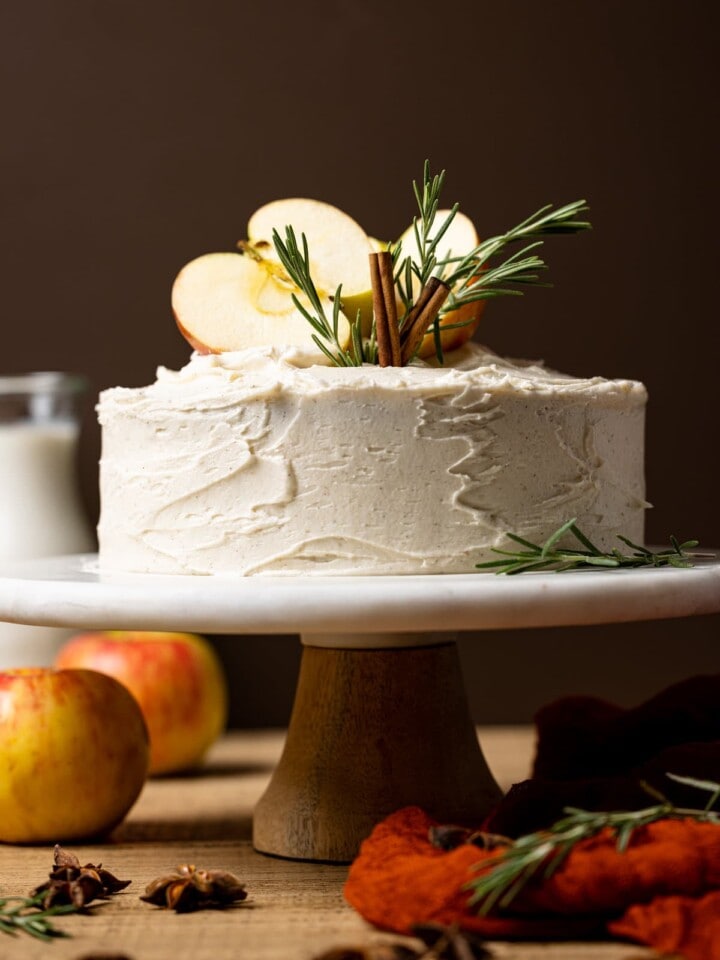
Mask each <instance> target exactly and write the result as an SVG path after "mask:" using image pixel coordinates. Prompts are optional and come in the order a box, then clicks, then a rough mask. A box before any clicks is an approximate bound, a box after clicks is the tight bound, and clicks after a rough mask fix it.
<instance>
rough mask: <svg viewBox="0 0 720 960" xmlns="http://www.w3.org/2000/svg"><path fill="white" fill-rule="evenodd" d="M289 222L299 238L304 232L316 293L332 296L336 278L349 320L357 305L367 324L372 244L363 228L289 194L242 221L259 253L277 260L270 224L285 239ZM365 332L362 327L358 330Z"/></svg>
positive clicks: (324, 205) (369, 318)
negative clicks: (288, 196)
mask: <svg viewBox="0 0 720 960" xmlns="http://www.w3.org/2000/svg"><path fill="white" fill-rule="evenodd" d="M287 226H291V227H292V228H293V229H294V231H295V235H296V237H297V239H298V243H299V242H300V235H301V234H303V233H304V234H305V236H306V238H307V242H308V250H309V252H310V275H311V276H312V278H313V281H314V283H315V286H316V287H317V290H318V293H321V294H325V295H326V296H329V297H331V296H334V295H335V291H336V290H337V288H338V285H339V284H342V309H343V312H344V313H345V315H346V316H347V317H348V319H349V320H350V321H354V320H355V318H356V316H357V311H358V310H360V315H361V318H362V322H363V328H365V327H366V326H367V328H368V332H369V327H370V323H371V321H372V286H371V282H370V262H369V259H368V256H369V254H370V253H372V252H373V250H374V247H373V244H372V242H371V240H370V238H369V237H368V235H367V234H366V233H365V231H364V230H363V228H362V227H361V226H360V225H359V224H358V223H357V222H356V221H355V220H353V218H352V217H350V216H348V214H347V213H343V211H342V210H338V208H337V207H333V206H332V205H331V204H329V203H323V202H322V201H320V200H306V199H303V198H300V197H294V198H290V199H287V200H273V201H272V202H271V203H266V204H265V206H264V207H260V209H259V210H257V211H256V212H255V213H254V214H253V215H252V217H250V222H249V223H248V239H249V241H250V243H252V244H254V245H262V250H263V256H265V257H268V259H271V260H275V261H276V262H277V255H276V253H275V247H274V246H273V243H272V235H273V230H277V232H278V233H279V234H280V236H281V238H282V239H283V240H284V239H285V228H286V227H287ZM364 332H365V331H364Z"/></svg>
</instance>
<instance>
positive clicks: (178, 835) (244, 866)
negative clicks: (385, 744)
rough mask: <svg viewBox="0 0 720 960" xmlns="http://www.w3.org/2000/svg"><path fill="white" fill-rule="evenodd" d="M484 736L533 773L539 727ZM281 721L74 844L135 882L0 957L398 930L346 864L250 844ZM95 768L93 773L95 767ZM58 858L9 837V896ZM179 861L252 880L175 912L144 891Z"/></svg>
mask: <svg viewBox="0 0 720 960" xmlns="http://www.w3.org/2000/svg"><path fill="white" fill-rule="evenodd" d="M480 738H481V742H482V744H483V749H484V751H485V755H486V757H487V759H488V762H489V764H490V766H491V768H492V770H493V772H494V773H495V776H496V777H497V779H498V781H499V782H500V784H501V786H503V787H507V786H509V785H510V784H511V783H512V782H513V781H515V780H520V779H523V778H524V777H525V776H526V774H527V771H528V768H529V764H530V759H531V755H532V731H531V730H530V729H529V728H514V727H513V728H511V727H500V728H497V727H496V728H485V729H481V730H480ZM282 742H283V735H282V733H280V732H275V731H262V732H252V733H233V734H231V735H228V736H227V737H226V738H225V739H224V740H222V741H221V742H220V743H219V744H217V746H216V747H215V748H214V750H213V751H212V754H211V756H210V758H209V761H208V764H207V766H206V768H205V770H204V771H203V772H202V773H201V774H199V775H196V776H188V777H173V778H164V779H155V780H151V781H149V782H148V784H147V786H146V787H145V790H144V791H143V794H142V796H141V797H140V800H139V801H138V803H137V804H136V806H135V808H134V809H133V811H132V812H131V814H130V816H129V818H128V819H127V821H126V822H125V824H124V825H123V826H122V827H121V828H120V829H119V830H118V831H117V832H116V834H115V835H114V837H113V838H112V839H111V840H110V841H109V842H107V843H104V844H102V845H94V846H81V845H69V849H71V850H73V851H74V852H76V853H77V854H78V855H79V857H80V859H81V861H82V862H83V863H85V862H88V861H90V862H93V863H97V862H98V861H102V863H103V864H104V865H105V866H106V867H107V868H108V869H109V870H111V871H112V872H113V873H115V874H116V875H117V876H118V877H120V878H122V879H132V884H131V885H130V886H129V887H128V888H127V889H126V890H125V891H123V892H122V893H120V894H117V895H115V897H113V899H112V900H111V901H109V902H108V903H106V904H104V905H102V906H100V907H99V908H97V909H96V910H95V911H93V915H92V916H75V915H73V916H68V917H61V918H58V919H57V920H56V924H57V926H58V927H60V928H62V929H63V930H65V931H66V932H67V933H69V934H71V936H70V937H69V938H67V939H58V940H56V941H54V942H53V943H52V944H46V943H41V942H38V941H35V940H33V939H31V938H30V937H28V936H26V935H24V934H21V935H20V936H18V937H17V938H12V937H10V936H6V935H3V934H2V933H0V960H16V958H17V960H35V958H39V957H44V958H48V957H52V958H54V960H81V958H88V960H89V958H93V960H95V958H100V957H103V956H106V957H108V958H109V957H110V956H111V955H113V956H117V955H123V956H126V957H128V958H130V960H171V958H178V960H185V958H187V960H238V958H240V960H243V958H245V960H311V958H312V957H314V956H315V955H316V954H317V953H319V952H321V951H323V950H326V949H329V948H330V947H338V946H341V945H342V946H359V945H363V944H368V943H371V942H379V941H382V940H387V939H397V938H394V937H388V935H387V934H382V933H379V932H377V931H375V930H373V928H371V927H370V926H369V925H368V924H366V923H365V922H364V921H363V920H362V919H361V918H360V917H359V916H358V915H357V914H356V913H355V912H354V911H353V910H351V909H350V907H348V906H347V904H346V903H345V902H344V901H343V896H342V886H343V881H344V879H345V876H346V873H347V868H346V867H341V866H327V865H323V864H316V863H299V862H292V861H285V860H279V859H275V858H271V857H265V856H262V855H261V854H258V853H255V851H254V850H253V849H252V846H251V843H250V837H251V816H252V809H253V805H254V803H255V801H256V800H257V798H258V797H259V796H260V794H261V792H262V791H263V789H264V787H265V785H266V784H267V782H268V779H269V776H270V773H271V770H272V767H273V764H274V763H275V762H276V761H277V759H278V757H279V755H280V751H281V749H282ZM88 775H89V776H90V777H91V776H92V771H88ZM51 862H52V851H51V850H50V849H49V848H47V847H42V848H39V847H38V848H35V847H17V846H0V895H1V896H10V895H26V894H27V893H28V891H29V889H30V888H32V887H34V886H35V885H37V884H39V883H40V882H42V881H43V880H44V879H45V878H46V876H47V871H48V869H49V867H50V865H51ZM179 863H194V864H195V865H196V866H198V867H207V868H222V869H226V870H230V871H231V872H233V873H235V874H237V875H238V876H239V877H240V878H241V879H242V880H243V882H244V883H245V884H246V886H247V889H248V893H249V897H248V900H247V901H246V902H245V903H244V904H242V905H240V906H239V907H237V908H234V909H229V910H223V911H210V910H208V911H202V912H198V913H194V914H181V915H178V914H175V913H173V912H171V911H167V910H160V909H158V908H156V907H152V906H150V905H148V904H145V903H143V902H142V901H140V900H139V899H138V895H139V894H140V893H142V892H143V891H144V889H145V886H146V884H147V883H148V882H149V881H150V880H152V879H154V878H155V877H157V876H160V875H162V874H164V873H167V872H169V871H171V870H172V869H173V868H174V867H175V866H176V865H177V864H179ZM493 951H494V955H495V956H496V957H497V958H498V960H506V958H507V960H510V958H512V960H642V958H649V957H654V956H655V954H654V953H653V952H652V951H649V950H647V949H644V948H642V947H638V946H635V945H632V944H627V943H626V944H621V943H588V944H578V943H562V944H532V943H523V944H511V943H497V944H493Z"/></svg>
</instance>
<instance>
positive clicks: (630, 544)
mask: <svg viewBox="0 0 720 960" xmlns="http://www.w3.org/2000/svg"><path fill="white" fill-rule="evenodd" d="M674 539H675V538H674V537H670V542H671V543H672V542H673V540H674ZM618 540H622V542H623V543H624V544H625V545H626V546H628V547H630V548H631V549H632V550H637V552H638V553H643V554H645V555H646V556H651V552H650V550H648V549H647V547H642V546H640V544H639V543H633V542H632V540H628V538H627V537H623V536H621V535H620V534H618ZM676 542H677V541H676ZM674 545H675V544H673V546H674Z"/></svg>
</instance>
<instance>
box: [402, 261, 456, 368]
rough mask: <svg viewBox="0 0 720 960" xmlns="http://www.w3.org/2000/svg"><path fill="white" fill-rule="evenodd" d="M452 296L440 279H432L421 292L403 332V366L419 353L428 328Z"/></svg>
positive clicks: (448, 288)
mask: <svg viewBox="0 0 720 960" xmlns="http://www.w3.org/2000/svg"><path fill="white" fill-rule="evenodd" d="M449 294H450V287H449V286H448V285H447V284H446V283H444V282H443V281H442V280H440V279H439V277H430V279H429V280H428V282H427V283H426V284H425V286H424V287H423V288H422V290H421V291H420V296H419V297H418V299H417V303H416V304H415V306H414V307H413V308H412V310H411V311H410V315H409V316H408V318H407V320H406V321H405V324H404V326H403V331H402V350H401V358H402V361H401V362H402V364H403V365H405V364H408V363H409V362H410V361H411V360H412V358H413V357H414V356H415V354H416V353H417V351H418V349H419V347H420V344H421V343H422V341H423V337H424V336H425V334H426V333H427V331H428V328H429V327H430V325H431V324H432V323H433V321H434V320H435V317H437V315H438V313H439V312H440V308H441V307H442V305H443V304H444V303H445V301H446V300H447V298H448V296H449Z"/></svg>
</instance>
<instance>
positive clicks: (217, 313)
mask: <svg viewBox="0 0 720 960" xmlns="http://www.w3.org/2000/svg"><path fill="white" fill-rule="evenodd" d="M318 292H320V291H318ZM293 293H296V294H297V295H298V296H299V299H300V301H301V302H304V297H303V296H301V295H299V293H298V291H297V290H296V289H295V287H294V286H293V284H291V283H290V282H289V281H286V280H284V279H283V278H282V277H281V276H279V275H278V272H277V271H276V270H274V269H268V267H267V266H265V265H264V264H263V262H262V261H258V260H255V259H253V258H252V257H250V256H245V255H243V254H239V253H208V254H205V255H204V256H202V257H198V258H197V259H196V260H191V261H190V263H188V264H186V265H185V266H184V267H183V268H182V270H181V271H180V273H179V274H178V275H177V277H176V279H175V283H174V284H173V288H172V308H173V312H174V314H175V320H176V322H177V325H178V327H179V329H180V332H181V333H182V335H183V336H184V337H185V339H186V340H187V341H188V343H190V344H191V346H193V347H194V348H195V349H196V350H197V351H199V352H200V353H224V352H226V351H231V350H245V349H247V348H249V347H262V346H297V347H304V348H306V349H307V350H308V351H309V352H311V353H313V354H317V355H318V358H319V357H322V356H324V354H323V353H322V352H321V350H320V348H319V347H317V346H316V344H315V343H314V342H313V339H312V334H313V328H312V326H311V325H310V323H309V322H308V320H307V319H306V318H305V317H304V316H303V315H302V313H301V312H300V311H299V310H298V309H297V307H296V306H295V304H294V303H293V300H292V294H293ZM320 299H321V302H322V304H323V307H324V308H325V313H326V316H327V317H328V319H330V318H331V317H332V309H333V308H332V302H331V301H330V300H329V299H328V298H327V297H323V296H322V294H321V297H320ZM338 340H339V342H340V346H341V347H342V348H343V349H344V348H346V347H347V346H348V344H349V343H350V325H349V323H348V322H347V320H346V319H345V318H344V317H343V316H342V315H341V316H340V324H339V329H338Z"/></svg>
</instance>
